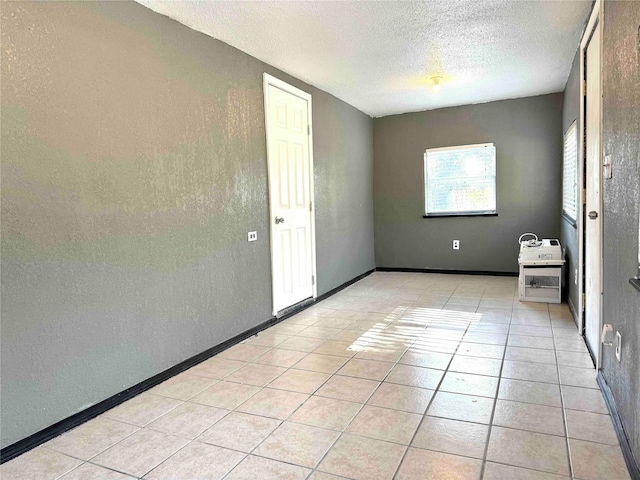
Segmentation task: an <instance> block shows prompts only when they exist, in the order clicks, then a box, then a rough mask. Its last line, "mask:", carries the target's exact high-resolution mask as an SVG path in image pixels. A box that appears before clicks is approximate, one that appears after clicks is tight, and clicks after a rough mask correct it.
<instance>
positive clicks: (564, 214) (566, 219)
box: [562, 212, 578, 230]
mask: <svg viewBox="0 0 640 480" xmlns="http://www.w3.org/2000/svg"><path fill="white" fill-rule="evenodd" d="M562 219H563V220H564V221H565V222H567V223H568V224H569V225H571V226H572V227H573V228H575V229H576V230H577V229H578V224H577V223H576V221H575V220H574V219H573V218H571V217H570V216H569V215H567V214H566V213H565V212H562Z"/></svg>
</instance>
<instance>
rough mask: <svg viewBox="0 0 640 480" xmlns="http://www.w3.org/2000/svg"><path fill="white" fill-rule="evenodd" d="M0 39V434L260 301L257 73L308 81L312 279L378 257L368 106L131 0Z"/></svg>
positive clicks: (249, 320) (135, 370) (52, 412)
mask: <svg viewBox="0 0 640 480" xmlns="http://www.w3.org/2000/svg"><path fill="white" fill-rule="evenodd" d="M2 45H3V48H2V113H1V119H0V120H1V132H2V138H1V142H2V143H1V148H2V151H1V156H2V224H1V227H2V244H1V248H2V277H1V280H2V285H1V286H2V298H1V301H2V302H1V303H2V310H1V315H2V344H1V352H2V358H1V360H2V385H1V391H2V397H1V403H2V417H1V422H2V438H1V445H2V447H4V446H7V445H9V444H12V443H14V442H16V441H18V440H20V439H22V438H24V437H26V436H27V435H30V434H32V433H34V432H36V431H38V430H40V429H42V428H45V427H47V426H49V425H51V424H53V423H55V422H57V421H59V420H61V419H63V418H65V417H67V416H69V415H72V414H74V413H76V412H78V411H80V410H83V409H85V408H87V407H89V406H90V405H92V404H95V403H97V402H99V401H101V400H103V399H105V398H107V397H109V396H111V395H113V394H115V393H117V392H119V391H121V390H123V389H125V388H128V387H130V386H132V385H134V384H136V383H138V382H140V381H142V380H144V379H146V378H149V377H151V376H153V375H155V374H157V373H159V372H161V371H163V370H165V369H167V368H169V367H171V366H173V365H175V364H177V363H178V362H180V361H182V360H184V359H186V358H189V357H191V356H193V355H195V354H197V353H199V352H201V351H203V350H205V349H207V348H209V347H212V346H214V345H216V344H218V343H220V342H223V341H224V340H227V339H228V338H230V337H232V336H234V335H236V334H238V333H240V332H242V331H245V330H247V329H249V328H251V327H253V326H255V325H257V324H259V323H261V322H263V321H265V320H267V319H268V318H269V317H270V316H271V281H270V256H269V241H268V238H269V235H268V228H269V214H268V201H267V169H266V143H265V142H266V139H265V132H264V109H263V87H262V73H263V72H264V71H266V72H268V73H271V74H273V75H276V76H278V77H280V78H282V79H283V80H285V81H288V82H290V83H292V84H293V85H295V86H297V87H299V88H302V89H304V90H306V91H308V92H309V93H311V94H312V95H313V122H314V161H315V188H316V196H315V204H316V226H317V261H318V285H319V294H322V293H324V292H326V291H328V290H330V289H331V288H334V287H336V286H338V285H340V284H342V283H344V282H346V281H348V280H350V279H351V278H353V277H355V276H357V275H359V274H361V273H363V272H365V271H367V270H370V269H372V268H373V267H374V252H373V205H372V190H373V185H372V174H373V166H372V162H373V158H372V157H373V154H372V147H373V144H372V131H373V122H372V120H371V118H370V117H368V116H367V115H365V114H363V113H361V112H359V111H358V110H356V109H355V108H352V107H350V106H349V105H347V104H345V103H343V102H341V101H340V100H338V99H336V98H335V97H332V96H331V95H328V94H326V93H324V92H322V91H320V90H317V89H315V88H312V87H310V86H308V85H305V84H303V83H302V82H299V81H297V80H295V79H292V78H291V77H288V76H287V75H284V74H282V73H280V72H278V71H277V70H275V69H273V68H271V67H269V66H267V65H265V64H263V63H261V62H259V61H257V60H256V59H254V58H252V57H250V56H248V55H246V54H244V53H242V52H240V51H238V50H236V49H234V48H231V47H229V46H228V45H225V44H223V43H221V42H219V41H217V40H214V39H212V38H210V37H207V36H205V35H202V34H199V33H197V32H194V31H192V30H190V29H189V28H187V27H185V26H182V25H180V24H178V23H177V22H175V21H172V20H170V19H168V18H165V17H162V16H160V15H158V14H155V13H153V12H152V11H150V10H148V9H146V8H144V7H142V6H140V5H138V4H135V3H132V2H104V3H93V2H83V3H76V2H63V3H54V2H47V3H44V2H42V3H36V2H29V3H27V2H15V3H13V2H3V5H2ZM249 230H257V232H258V241H257V242H255V243H248V242H247V241H246V234H247V231H249Z"/></svg>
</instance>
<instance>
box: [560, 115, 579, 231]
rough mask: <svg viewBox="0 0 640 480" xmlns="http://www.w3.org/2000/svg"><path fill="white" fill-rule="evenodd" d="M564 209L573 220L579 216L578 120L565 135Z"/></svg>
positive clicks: (563, 170)
mask: <svg viewBox="0 0 640 480" xmlns="http://www.w3.org/2000/svg"><path fill="white" fill-rule="evenodd" d="M562 211H563V212H564V213H565V214H567V215H568V216H569V217H571V218H572V219H573V220H575V219H576V218H577V216H578V135H577V127H576V122H573V124H572V125H571V126H570V127H569V130H567V133H565V135H564V161H563V168H562Z"/></svg>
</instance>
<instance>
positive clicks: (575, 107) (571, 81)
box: [559, 48, 582, 311]
mask: <svg viewBox="0 0 640 480" xmlns="http://www.w3.org/2000/svg"><path fill="white" fill-rule="evenodd" d="M579 115H580V48H578V51H577V52H576V56H575V58H574V59H573V65H572V66H571V73H570V74H569V78H568V80H567V84H566V86H565V89H564V103H563V106H562V132H563V136H564V134H565V133H566V131H567V130H568V129H569V127H570V126H571V124H572V123H573V122H574V120H577V119H578V116H579ZM578 121H579V120H578ZM578 128H580V126H579V125H578ZM576 135H578V134H577V133H576ZM578 136H579V135H578ZM578 149H579V150H578V158H582V153H581V152H580V149H582V143H581V142H578ZM580 185H581V182H578V189H579V188H580ZM576 195H578V192H577V191H576ZM578 198H579V197H578ZM559 208H560V211H561V212H562V202H561V203H560V207H559ZM560 241H561V243H562V246H563V247H564V248H565V251H566V255H565V260H566V261H567V263H566V264H565V292H564V295H565V296H566V297H567V300H568V301H569V302H571V304H572V305H573V307H574V310H576V311H577V309H578V292H579V287H578V285H576V284H575V270H576V269H577V268H578V230H577V228H576V226H575V225H574V223H572V222H570V221H569V220H568V219H567V218H566V217H562V218H561V221H560Z"/></svg>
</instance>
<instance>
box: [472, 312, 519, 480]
mask: <svg viewBox="0 0 640 480" xmlns="http://www.w3.org/2000/svg"><path fill="white" fill-rule="evenodd" d="M512 315H513V314H512ZM510 332H511V320H510V321H509V327H508V329H507V343H506V344H505V347H504V352H503V354H502V361H501V362H500V372H499V376H498V385H497V386H496V395H495V398H494V399H493V407H492V408H491V416H490V417H489V428H488V430H487V437H486V438H487V440H486V442H485V446H484V454H483V456H482V466H481V468H480V480H483V479H484V474H485V471H486V468H487V455H488V453H489V442H490V441H491V431H492V429H493V419H494V417H495V413H496V406H497V404H498V396H499V395H500V383H501V382H502V371H503V369H504V361H505V357H506V356H507V345H508V343H509V335H510Z"/></svg>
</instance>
